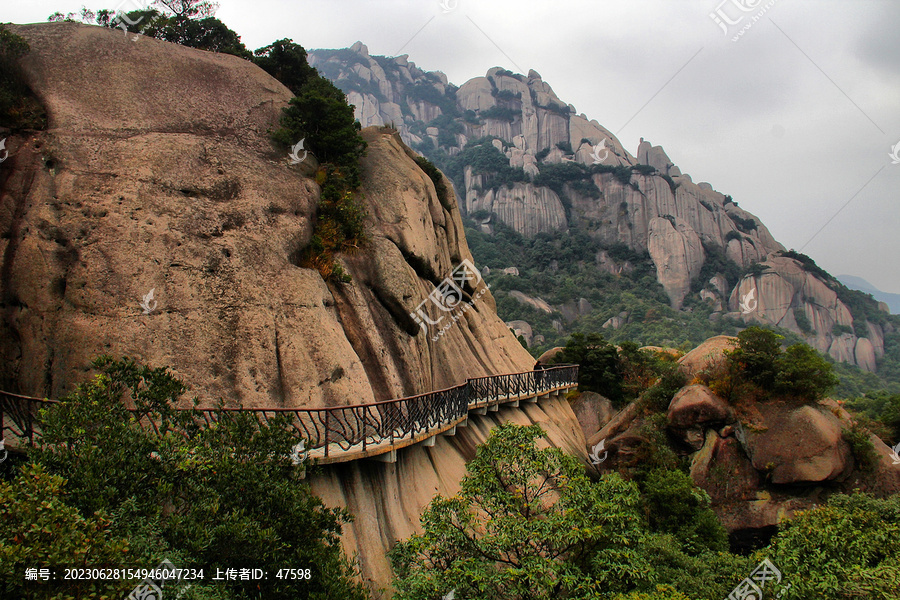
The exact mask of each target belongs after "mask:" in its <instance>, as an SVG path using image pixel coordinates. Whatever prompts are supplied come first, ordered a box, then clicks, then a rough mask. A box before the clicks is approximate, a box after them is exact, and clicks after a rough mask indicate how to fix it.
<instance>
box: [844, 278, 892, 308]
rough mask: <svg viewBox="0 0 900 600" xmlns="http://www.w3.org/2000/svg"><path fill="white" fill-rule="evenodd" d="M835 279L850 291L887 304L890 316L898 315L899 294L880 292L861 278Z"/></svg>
mask: <svg viewBox="0 0 900 600" xmlns="http://www.w3.org/2000/svg"><path fill="white" fill-rule="evenodd" d="M837 279H838V281H840V282H841V283H843V284H844V285H846V286H847V287H848V288H850V289H853V290H859V291H861V292H865V293H867V294H872V297H873V298H875V299H876V300H878V301H879V302H884V303H885V304H887V305H888V307H889V308H890V309H891V313H892V314H895V315H896V314H900V294H890V293H888V292H882V291H881V290H879V289H878V288H877V287H875V286H874V285H872V284H871V283H869V282H868V281H866V280H865V279H863V278H862V277H856V276H855V275H838V276H837Z"/></svg>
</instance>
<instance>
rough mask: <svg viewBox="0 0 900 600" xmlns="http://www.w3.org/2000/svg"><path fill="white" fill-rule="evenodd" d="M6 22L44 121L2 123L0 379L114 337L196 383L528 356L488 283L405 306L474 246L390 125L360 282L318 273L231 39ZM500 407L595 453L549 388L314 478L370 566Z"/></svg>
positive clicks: (273, 118)
mask: <svg viewBox="0 0 900 600" xmlns="http://www.w3.org/2000/svg"><path fill="white" fill-rule="evenodd" d="M14 31H15V32H16V33H18V34H20V35H22V36H24V37H25V38H26V39H27V40H28V41H29V42H30V45H31V48H32V52H31V53H30V54H29V55H28V56H27V57H26V59H25V60H24V67H25V71H26V73H27V77H28V79H29V81H30V83H31V85H32V87H33V88H34V90H35V91H36V93H37V94H38V96H39V97H40V98H41V100H42V101H43V102H44V103H45V104H46V107H47V111H48V114H49V118H50V128H49V130H48V131H47V132H44V133H35V134H27V135H25V134H17V135H10V136H9V139H8V140H7V148H8V149H9V150H10V158H9V159H8V160H7V161H6V162H4V164H3V168H2V170H0V231H2V233H3V235H2V236H0V256H2V257H3V258H2V261H3V262H2V269H0V273H2V275H0V300H2V304H0V308H2V312H3V319H2V322H0V352H2V361H0V388H2V389H5V390H9V391H13V392H21V393H25V394H28V395H46V396H50V397H58V396H60V395H62V394H63V393H65V392H66V391H69V390H71V389H72V388H73V387H74V385H75V384H77V383H79V382H81V381H84V380H85V379H86V378H87V377H88V373H87V372H86V367H87V365H88V363H89V361H90V360H91V359H92V358H93V357H95V356H97V355H99V354H103V353H110V354H112V355H115V356H123V355H127V356H130V357H133V358H135V359H136V360H138V361H140V362H144V363H149V364H151V365H154V366H160V365H169V366H171V368H172V370H173V371H174V373H175V374H176V375H178V376H179V377H181V378H183V379H184V380H185V381H186V382H187V383H189V384H190V385H191V386H192V387H193V393H195V394H196V395H198V396H199V397H200V398H201V399H203V400H204V401H206V402H209V401H213V400H215V399H218V398H222V399H224V400H225V401H226V402H227V403H230V404H234V403H237V402H241V403H243V405H244V406H247V407H283V406H287V407H291V406H327V405H340V404H357V403H365V402H372V401H374V400H381V399H386V398H396V397H402V396H406V395H412V394H416V393H421V392H424V391H429V390H432V389H437V388H443V387H448V386H450V385H454V384H457V383H460V382H462V381H464V380H465V379H466V378H467V377H475V376H480V375H486V374H496V373H503V372H513V371H522V370H527V369H530V368H531V366H532V365H533V363H534V360H533V359H532V358H531V356H530V355H529V354H528V353H527V352H526V351H525V350H524V349H523V348H522V347H521V346H520V344H519V343H518V342H517V341H516V339H515V338H514V337H513V336H512V334H511V333H510V332H509V330H508V329H507V327H506V326H505V325H504V323H503V322H502V321H501V320H500V319H499V318H498V317H497V316H496V314H495V307H494V301H493V298H492V296H491V294H490V293H489V292H488V293H486V294H484V295H482V296H481V297H480V298H479V299H478V300H477V301H476V302H475V305H474V309H473V310H468V311H466V312H464V313H463V314H462V316H461V317H460V319H459V321H458V322H456V323H454V325H453V327H452V328H450V329H449V330H448V331H447V332H446V333H445V334H444V335H443V336H441V337H439V338H438V340H437V341H433V340H432V335H430V334H426V332H423V331H421V329H420V327H419V326H418V325H417V324H416V322H415V321H414V320H413V318H412V317H411V316H410V313H412V312H414V311H415V310H416V308H417V307H418V305H419V304H420V303H421V302H422V301H424V300H425V299H426V297H427V295H428V294H429V293H430V292H431V291H432V290H433V289H434V286H435V284H437V283H439V282H440V281H441V279H443V278H444V277H445V276H446V275H448V274H449V272H450V271H451V269H452V268H453V267H454V266H455V265H457V264H459V263H460V261H462V260H466V259H468V260H471V254H470V252H469V249H468V246H467V245H466V241H465V238H464V236H463V230H462V226H461V220H460V215H459V210H458V208H457V205H456V203H455V201H454V199H453V198H452V197H451V198H450V199H449V200H445V201H444V202H443V203H442V202H441V200H440V199H439V198H438V196H437V194H436V192H435V188H434V185H433V183H432V181H431V180H430V179H429V178H428V176H427V175H425V173H424V172H422V171H421V170H420V169H419V168H418V167H417V166H416V164H415V162H414V161H413V156H414V155H413V154H412V152H411V151H410V150H409V149H408V148H407V147H406V146H405V145H404V144H403V143H402V141H401V140H400V138H399V137H398V136H397V135H396V134H394V133H391V132H389V131H381V130H379V129H376V128H372V129H368V130H365V131H364V132H363V134H364V137H365V138H366V140H367V142H368V144H369V146H368V152H367V156H366V158H365V160H364V162H363V164H362V167H363V182H364V183H363V189H362V190H361V193H360V197H361V198H363V199H364V201H365V202H366V205H367V208H368V211H369V219H368V222H367V230H368V233H369V237H370V240H371V241H370V244H369V245H368V246H367V247H365V248H363V249H362V250H361V251H360V252H359V253H358V254H357V255H354V256H349V257H344V258H343V259H342V260H343V262H344V267H345V269H346V270H347V271H348V272H349V273H350V274H351V275H352V277H353V282H352V283H350V284H326V282H324V281H323V280H322V278H321V277H320V275H319V274H318V272H316V271H314V270H311V269H304V268H300V267H298V266H297V264H296V263H297V256H298V255H299V253H300V251H301V250H302V249H303V248H304V247H305V246H306V245H307V244H308V242H309V239H310V236H311V232H312V224H313V217H314V214H315V209H316V205H317V202H318V197H319V189H318V186H317V185H316V183H315V181H314V179H312V178H310V177H308V176H307V175H305V174H304V173H307V174H308V173H309V170H308V169H307V170H304V168H305V165H299V166H292V165H291V164H290V161H289V160H288V157H287V155H286V152H285V151H283V150H279V149H277V148H275V147H273V146H272V144H271V142H270V141H269V139H268V133H267V132H268V131H269V130H270V129H272V128H274V127H275V126H276V124H277V121H278V118H279V114H280V109H281V107H283V106H284V105H285V104H286V103H287V102H288V100H289V99H290V92H289V91H288V90H287V89H286V88H285V87H284V86H282V85H281V84H280V83H278V82H277V81H275V80H274V79H272V78H271V77H269V76H268V75H267V74H265V73H264V72H263V71H261V70H260V69H258V68H256V67H255V66H253V65H252V64H250V63H248V62H246V61H243V60H241V59H238V58H236V57H233V56H226V55H218V54H211V53H207V52H200V51H197V50H192V49H189V48H185V47H182V46H177V45H174V44H169V43H165V42H160V41H156V40H153V39H149V38H144V37H141V38H139V39H138V40H137V41H135V42H130V41H127V40H126V39H124V38H123V36H122V35H121V33H120V32H118V31H112V30H108V29H104V28H101V27H88V26H83V25H78V24H74V23H58V24H42V25H29V26H16V27H14ZM403 68H406V67H403ZM376 71H377V70H376V69H372V73H371V74H370V76H371V77H373V78H377V77H376V76H377V73H376ZM373 81H374V79H373ZM423 110H425V108H423ZM426 116H427V115H426ZM376 122H377V120H376ZM447 183H448V185H449V182H447ZM151 289H154V290H155V301H156V302H158V304H157V305H156V306H155V310H153V311H152V312H150V314H143V312H144V311H143V310H142V308H141V306H140V304H139V303H140V302H141V299H142V298H143V297H144V296H145V295H146V294H147V293H148V292H149V291H150V290H151ZM151 306H153V304H152V303H151ZM502 420H513V421H516V422H521V423H540V424H542V425H543V426H544V428H545V429H546V430H547V431H548V432H549V434H550V435H549V441H550V443H553V444H555V445H558V446H560V447H563V448H565V449H566V450H568V451H570V452H573V453H576V454H580V455H581V456H582V457H584V458H585V460H586V455H585V453H584V440H583V434H582V433H581V430H580V428H579V426H578V423H577V421H576V419H575V417H574V415H573V413H572V411H571V409H570V408H569V406H568V404H567V403H566V402H565V401H562V400H549V401H542V402H541V403H539V404H536V405H531V404H529V405H527V406H524V407H523V408H521V409H519V408H515V409H514V408H509V409H504V410H502V411H501V412H499V413H495V414H492V415H491V416H490V417H488V416H486V417H475V418H473V419H472V420H471V421H470V426H469V428H468V429H460V432H459V434H458V435H457V436H456V437H454V438H442V439H441V440H439V441H438V442H437V444H436V445H435V446H434V447H433V448H422V447H414V448H410V449H408V450H404V451H401V452H400V458H399V461H398V463H396V465H381V464H379V463H372V462H360V463H354V464H352V465H345V466H339V467H333V468H330V470H325V471H324V472H322V473H321V474H319V475H317V476H315V477H314V479H313V482H312V483H313V487H314V488H315V490H316V491H317V492H319V493H320V494H322V496H323V497H324V498H325V499H326V501H327V502H329V503H330V504H337V505H342V506H347V507H348V508H349V509H350V510H351V512H353V513H354V514H355V515H356V516H357V518H358V520H357V521H356V523H355V524H354V525H353V526H352V527H351V528H349V529H348V530H347V532H346V536H345V547H346V550H347V551H348V553H349V554H351V555H353V554H354V553H358V555H359V560H360V562H361V570H362V573H363V575H364V576H365V577H366V578H368V579H370V580H372V581H374V582H375V586H376V587H381V588H383V587H386V586H387V585H388V584H389V580H388V570H387V569H388V566H387V561H386V558H385V553H386V551H387V550H388V549H389V548H390V546H391V545H392V544H393V542H394V541H395V540H396V539H397V538H401V537H406V536H407V535H409V534H410V533H412V532H414V531H416V530H417V529H418V527H419V523H418V516H419V514H420V513H421V511H422V509H423V508H424V506H425V505H426V504H427V503H428V502H429V501H430V500H431V498H432V496H433V494H434V493H435V492H442V493H453V492H454V491H455V490H456V489H457V488H458V485H459V479H460V476H461V474H462V473H463V472H464V469H465V463H466V461H468V460H471V458H472V457H473V456H474V448H475V445H476V444H478V443H480V442H482V441H483V440H484V439H485V438H486V436H487V434H488V430H489V427H491V426H492V425H494V424H496V423H498V422H501V421H502Z"/></svg>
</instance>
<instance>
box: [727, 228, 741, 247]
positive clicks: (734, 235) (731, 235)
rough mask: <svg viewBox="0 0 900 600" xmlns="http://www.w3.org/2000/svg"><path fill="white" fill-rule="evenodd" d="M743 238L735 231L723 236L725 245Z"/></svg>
mask: <svg viewBox="0 0 900 600" xmlns="http://www.w3.org/2000/svg"><path fill="white" fill-rule="evenodd" d="M743 239H744V236H742V235H741V234H740V233H738V232H737V231H734V230H731V231H729V232H728V233H726V234H725V243H726V244H727V243H728V242H730V241H731V240H743Z"/></svg>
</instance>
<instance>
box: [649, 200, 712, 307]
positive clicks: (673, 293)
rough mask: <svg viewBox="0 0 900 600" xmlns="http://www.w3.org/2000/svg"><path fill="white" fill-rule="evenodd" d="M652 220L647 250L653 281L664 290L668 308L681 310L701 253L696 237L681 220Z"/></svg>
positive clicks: (698, 239)
mask: <svg viewBox="0 0 900 600" xmlns="http://www.w3.org/2000/svg"><path fill="white" fill-rule="evenodd" d="M674 221H675V224H674V225H673V224H672V223H670V222H669V220H668V219H663V218H661V217H654V218H653V219H651V220H650V229H649V242H648V250H649V251H650V258H652V259H653V262H654V263H655V264H656V279H657V280H658V281H659V282H660V283H661V284H662V286H663V287H664V288H665V290H666V293H667V294H668V295H669V298H670V299H671V302H672V308H676V309H677V308H681V303H682V301H684V297H685V296H687V293H688V292H689V291H690V289H691V281H693V280H694V279H695V278H696V277H697V275H699V274H700V268H701V267H702V266H703V261H704V256H705V253H704V252H703V246H702V245H701V244H700V236H698V235H697V233H696V232H695V231H694V230H693V229H692V228H691V226H690V225H688V224H687V223H686V222H685V221H684V220H682V219H679V218H677V217H676V218H675V219H674Z"/></svg>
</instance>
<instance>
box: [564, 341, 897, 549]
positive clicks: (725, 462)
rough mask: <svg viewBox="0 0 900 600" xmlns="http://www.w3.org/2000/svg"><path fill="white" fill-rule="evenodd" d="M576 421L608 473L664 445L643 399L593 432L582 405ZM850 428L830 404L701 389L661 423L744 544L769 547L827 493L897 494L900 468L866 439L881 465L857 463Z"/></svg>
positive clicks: (702, 349)
mask: <svg viewBox="0 0 900 600" xmlns="http://www.w3.org/2000/svg"><path fill="white" fill-rule="evenodd" d="M733 339H734V338H729V337H727V336H718V337H715V338H711V339H709V340H707V341H706V342H705V343H704V344H701V345H700V346H699V347H698V348H696V349H695V350H694V351H692V352H690V353H688V354H687V355H685V356H684V357H682V358H681V360H680V363H681V368H682V369H683V370H684V371H685V372H686V373H687V374H689V375H690V374H695V373H697V372H698V371H700V370H703V369H705V368H709V367H711V366H714V365H715V364H716V363H717V362H718V361H720V360H722V352H723V351H725V350H727V349H728V348H729V347H731V342H732V341H733ZM594 410H596V409H594ZM576 415H577V416H578V418H579V421H580V422H581V423H582V427H583V428H584V431H585V433H586V438H587V442H586V443H587V448H591V447H593V445H594V444H597V443H599V442H600V441H601V440H604V441H605V448H606V449H607V450H608V452H609V454H608V460H606V461H604V462H603V465H602V469H603V470H615V469H617V468H619V467H622V466H625V467H635V466H638V465H639V463H640V461H641V460H644V458H645V457H646V456H648V452H649V449H648V446H649V445H653V444H657V443H659V442H658V440H659V439H660V438H659V436H653V435H649V434H648V428H652V427H655V426H656V425H654V423H658V422H659V421H658V420H655V419H651V418H649V417H650V412H649V411H645V410H643V409H642V405H641V403H640V402H634V403H631V404H629V405H628V406H627V407H625V408H624V409H623V410H621V411H620V412H619V413H617V414H616V415H615V416H613V417H612V419H610V420H609V422H608V423H606V425H604V426H602V428H601V429H600V431H599V432H597V433H595V434H593V435H590V434H589V433H588V432H589V431H593V430H594V429H595V428H596V423H597V417H596V415H595V414H594V413H593V412H592V411H585V410H584V409H583V408H582V409H580V410H576ZM853 427H854V422H853V420H852V418H851V416H850V414H849V413H847V411H845V410H843V408H841V407H840V406H839V405H838V404H837V403H836V402H834V401H832V400H823V401H821V402H817V403H813V404H806V405H797V404H791V403H788V402H785V401H782V400H777V399H770V400H766V401H757V400H755V399H752V398H749V397H748V398H739V399H738V400H737V401H736V402H734V403H726V402H725V401H724V400H723V399H722V398H719V397H718V396H716V395H715V393H713V392H712V390H710V389H709V388H707V387H706V386H704V385H699V384H690V385H687V386H685V387H683V388H682V389H681V390H679V391H678V392H677V393H676V394H675V395H674V396H673V397H672V399H671V400H670V402H669V405H668V410H667V411H666V419H665V430H666V433H667V439H668V440H669V444H670V447H671V448H672V449H673V450H674V451H675V452H676V453H678V454H680V455H682V456H684V457H686V458H687V460H689V461H690V475H691V479H692V480H693V481H694V483H695V484H696V485H697V486H698V487H700V488H702V489H704V490H705V491H706V492H707V493H709V495H710V497H711V499H712V508H713V510H714V511H715V512H716V514H717V515H718V517H719V519H720V520H721V521H722V524H723V525H724V526H725V528H726V529H727V530H728V531H729V533H730V535H731V540H732V542H733V543H734V544H735V545H737V546H739V547H749V546H752V545H753V544H754V543H756V542H758V541H759V540H763V541H765V539H766V538H768V537H770V536H771V535H772V534H773V533H774V532H775V531H776V529H777V526H778V525H779V523H781V522H782V521H783V520H784V519H786V518H790V517H791V515H793V514H794V512H796V511H798V510H806V509H809V508H812V507H813V506H815V505H816V504H818V503H821V502H824V501H825V500H826V499H827V497H828V496H829V495H830V494H835V493H847V492H850V491H852V490H854V489H860V490H863V491H867V492H870V493H872V494H874V495H877V496H888V495H891V494H896V493H898V492H900V470H898V469H897V468H896V465H894V464H893V460H889V459H890V457H891V456H892V455H891V451H890V448H888V447H887V445H886V444H884V442H882V441H881V440H880V439H878V438H877V437H875V436H874V435H872V436H870V441H871V442H872V444H873V447H874V450H875V459H874V461H873V464H871V465H869V466H868V467H866V466H864V465H861V464H860V463H859V462H858V457H857V455H856V454H854V450H853V448H852V447H851V444H850V443H849V442H848V432H849V431H850V430H851V428H853ZM654 440H657V441H654ZM642 457H643V458H642Z"/></svg>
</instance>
